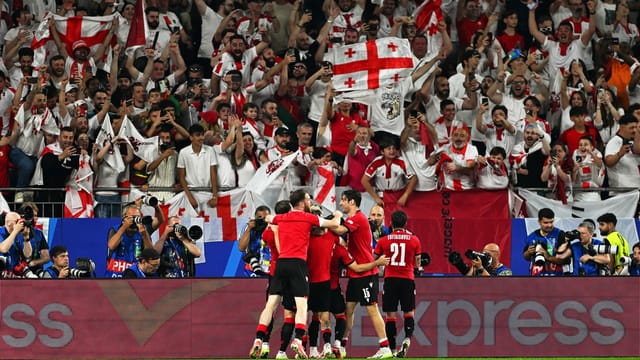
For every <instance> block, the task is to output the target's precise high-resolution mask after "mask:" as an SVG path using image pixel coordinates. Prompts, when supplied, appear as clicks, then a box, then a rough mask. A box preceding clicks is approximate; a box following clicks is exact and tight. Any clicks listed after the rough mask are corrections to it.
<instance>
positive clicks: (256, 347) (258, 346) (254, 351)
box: [249, 339, 262, 359]
mask: <svg viewBox="0 0 640 360" xmlns="http://www.w3.org/2000/svg"><path fill="white" fill-rule="evenodd" d="M260 353H262V340H260V339H255V340H253V346H252V347H251V351H250V352H249V357H250V358H252V359H257V358H259V357H260Z"/></svg>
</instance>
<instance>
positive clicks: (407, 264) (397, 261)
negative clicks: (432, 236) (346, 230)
mask: <svg viewBox="0 0 640 360" xmlns="http://www.w3.org/2000/svg"><path fill="white" fill-rule="evenodd" d="M421 249H422V246H421V245H420V239H418V238H417V237H416V236H415V235H413V234H412V233H411V232H409V231H407V230H405V229H395V230H393V232H392V233H391V234H389V235H387V236H384V237H382V238H380V239H379V240H378V244H377V245H376V250H375V251H374V252H375V254H376V255H382V254H384V255H385V256H386V257H387V258H389V264H388V265H387V266H386V267H385V270H384V277H385V279H386V278H391V277H393V278H403V279H411V280H413V279H414V275H413V268H414V267H415V266H416V256H417V255H419V254H420V253H421V252H422V250H421Z"/></svg>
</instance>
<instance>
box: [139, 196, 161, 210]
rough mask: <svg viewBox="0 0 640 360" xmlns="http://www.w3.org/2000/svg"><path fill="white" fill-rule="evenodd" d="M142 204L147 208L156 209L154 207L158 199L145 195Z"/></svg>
mask: <svg viewBox="0 0 640 360" xmlns="http://www.w3.org/2000/svg"><path fill="white" fill-rule="evenodd" d="M142 203H143V204H145V205H147V206H153V207H156V205H158V198H157V197H155V196H149V195H145V196H143V197H142Z"/></svg>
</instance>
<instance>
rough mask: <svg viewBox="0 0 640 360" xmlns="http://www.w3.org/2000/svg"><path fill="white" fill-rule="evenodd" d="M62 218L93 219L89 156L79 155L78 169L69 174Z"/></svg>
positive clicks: (91, 175) (91, 171)
mask: <svg viewBox="0 0 640 360" xmlns="http://www.w3.org/2000/svg"><path fill="white" fill-rule="evenodd" d="M65 191H66V195H65V197H64V217H65V218H93V170H92V169H91V156H89V155H88V154H81V155H80V161H79V164H78V169H77V170H74V171H73V172H72V173H71V177H70V178H69V181H68V182H67V186H66V188H65Z"/></svg>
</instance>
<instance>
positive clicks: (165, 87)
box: [0, 0, 640, 217]
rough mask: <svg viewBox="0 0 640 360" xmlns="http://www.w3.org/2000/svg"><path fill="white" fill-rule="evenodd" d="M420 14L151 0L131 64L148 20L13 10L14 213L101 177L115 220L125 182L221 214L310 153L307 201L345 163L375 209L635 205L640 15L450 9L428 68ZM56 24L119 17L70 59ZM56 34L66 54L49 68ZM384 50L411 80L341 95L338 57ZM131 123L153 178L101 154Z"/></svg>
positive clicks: (493, 1)
mask: <svg viewBox="0 0 640 360" xmlns="http://www.w3.org/2000/svg"><path fill="white" fill-rule="evenodd" d="M420 3H421V2H420V1H413V0H382V1H375V0H337V1H334V0H324V1H311V0H304V1H303V0H295V1H288V0H274V1H272V2H271V1H270V2H264V1H262V0H246V1H233V0H193V1H186V0H147V1H146V2H145V17H144V19H145V21H146V23H147V25H148V29H149V36H148V38H147V44H146V46H145V47H144V48H143V49H138V50H136V51H133V52H130V51H125V48H126V45H127V38H128V34H129V31H130V29H131V27H132V23H134V13H135V8H136V4H135V3H134V2H131V1H124V2H120V3H114V2H113V1H100V2H97V1H91V0H63V1H58V3H57V4H56V2H55V1H48V2H41V1H27V0H25V1H13V2H7V1H0V8H1V9H2V10H3V12H2V17H0V43H1V45H2V61H1V62H0V124H1V126H0V130H1V133H0V136H1V137H0V169H2V171H7V170H6V169H11V171H10V175H11V176H0V187H9V186H12V187H16V188H17V189H18V191H17V192H16V193H15V197H14V199H13V201H14V202H15V203H21V202H23V201H25V198H28V197H29V196H30V195H31V196H33V194H32V193H30V192H27V191H24V192H23V191H20V190H21V189H22V188H27V187H30V185H37V186H43V187H45V188H52V189H56V190H52V191H38V192H36V194H35V197H36V200H37V201H43V202H61V201H62V199H63V193H62V191H61V190H59V189H61V188H62V187H64V185H65V183H67V182H68V181H69V179H70V178H71V179H73V177H74V174H76V173H77V172H79V171H81V169H82V168H83V167H87V166H90V167H92V170H93V174H92V175H91V176H92V179H91V180H92V182H93V184H94V185H95V187H96V188H95V193H94V195H95V200H96V201H97V202H98V204H100V205H99V206H98V207H97V208H96V214H99V215H100V216H106V217H109V216H116V217H117V216H119V214H120V209H119V203H120V194H119V192H118V191H117V189H118V188H119V187H122V186H129V184H130V186H134V187H139V188H142V189H143V191H145V190H146V188H148V187H150V188H155V189H157V188H163V191H154V192H152V194H153V195H155V196H157V197H158V198H159V199H160V201H166V200H168V199H169V198H170V197H171V196H172V195H174V194H175V193H176V192H179V191H185V193H186V194H187V198H188V200H189V202H191V203H192V204H194V205H195V204H197V203H199V202H201V201H203V202H205V203H207V204H208V205H209V206H211V207H215V206H216V204H217V192H218V191H220V190H226V189H232V188H236V187H243V186H245V185H246V184H247V183H248V181H249V180H250V179H251V177H252V176H253V175H254V174H255V172H256V171H257V169H258V168H259V167H260V166H263V164H265V163H266V162H268V161H270V160H273V159H277V158H280V157H282V156H285V155H287V154H290V153H293V152H296V151H298V150H299V153H298V155H297V157H296V160H295V161H294V163H293V164H292V165H291V167H290V169H288V171H286V172H285V175H284V176H283V177H282V181H285V182H288V184H291V185H311V184H312V183H313V178H314V171H315V169H316V167H317V166H319V165H323V164H330V165H331V167H332V168H333V170H332V171H334V175H335V177H336V180H337V184H340V185H348V186H350V187H352V188H354V189H356V190H359V191H362V192H364V191H367V192H369V193H370V194H371V195H372V197H373V198H374V200H375V202H376V203H378V204H379V205H383V204H384V202H385V201H393V202H397V203H398V204H400V205H407V206H410V204H411V194H412V192H414V191H433V190H436V189H449V190H454V191H459V190H467V189H472V188H476V187H478V188H485V189H500V188H505V187H507V186H509V185H510V184H511V185H515V186H518V187H529V188H548V189H549V191H547V192H545V193H546V195H547V196H549V197H553V198H556V199H559V200H562V201H565V202H566V201H572V200H573V199H576V200H587V199H589V200H594V199H599V198H600V197H601V196H605V194H600V193H599V192H581V191H577V190H578V189H584V188H601V187H612V188H639V187H640V146H634V143H635V144H639V143H640V131H638V130H637V124H638V119H640V99H639V96H640V95H639V94H640V90H639V89H640V84H639V81H640V66H639V65H640V62H639V61H638V60H636V58H638V52H640V44H639V43H638V40H639V36H640V34H639V32H638V27H637V26H636V25H635V24H634V23H633V22H634V20H635V15H636V13H635V12H634V11H635V10H638V9H631V8H630V7H634V6H635V7H637V4H635V3H634V2H627V1H626V0H620V1H613V0H589V1H580V0H556V1H544V2H537V1H535V2H534V1H520V0H516V1H510V0H489V1H487V0H460V1H442V5H441V7H442V14H443V19H442V21H441V22H440V23H439V24H438V26H437V28H438V31H439V32H440V34H441V35H442V46H441V48H440V49H435V50H433V51H431V52H428V51H427V49H428V44H430V42H431V41H434V39H433V32H434V30H435V29H433V28H430V30H429V31H427V32H420V31H418V30H417V25H416V22H415V19H414V17H413V13H414V11H415V9H416V7H417V6H419V5H420ZM51 13H54V14H57V15H59V16H63V17H72V16H103V15H113V14H115V15H114V17H113V21H112V24H111V27H110V30H109V31H108V34H107V36H106V37H105V38H104V40H103V41H102V43H99V44H88V43H87V42H86V41H83V40H79V41H76V42H74V43H73V44H71V45H70V46H69V44H64V43H63V41H62V40H61V37H60V34H59V33H58V31H57V30H56V22H57V21H60V18H59V17H52V16H50V14H51ZM9 14H11V16H9ZM42 22H45V23H46V25H48V27H49V30H50V31H51V36H52V38H53V40H54V41H53V43H54V44H55V45H54V46H51V47H50V48H48V49H47V54H46V56H47V57H46V60H45V61H44V63H43V64H34V61H36V60H35V54H34V50H33V45H32V40H33V38H34V32H35V30H36V29H37V28H38V27H39V26H40V25H41V23H42ZM386 36H397V37H402V38H406V39H408V41H409V43H410V45H411V49H412V52H413V55H414V56H415V58H416V59H417V60H418V61H420V62H419V64H420V65H418V66H417V67H416V69H415V70H414V72H413V74H412V76H410V77H408V78H406V79H404V80H401V81H399V82H398V84H396V85H393V86H385V87H381V88H379V89H375V90H373V91H372V92H371V94H370V95H371V96H373V98H371V96H369V97H368V98H367V99H361V98H360V97H358V96H352V94H349V93H337V92H336V91H335V90H334V89H333V84H332V81H331V79H332V68H333V66H332V61H333V60H334V59H333V50H334V49H336V48H338V47H340V46H343V45H350V44H354V43H358V42H365V41H368V40H374V39H376V38H381V37H386ZM69 49H71V51H69ZM69 52H71V53H69ZM106 59H111V62H110V63H109V62H108V61H107V60H106ZM106 64H109V65H110V66H109V67H107V66H106ZM371 99H373V100H371ZM126 118H128V119H129V120H131V122H132V123H133V124H134V126H135V127H136V128H137V130H138V131H139V132H140V133H141V134H142V135H143V136H145V137H152V136H156V135H158V136H159V143H158V151H157V154H155V159H154V160H153V161H146V160H144V159H141V158H140V157H138V156H137V155H136V154H135V151H134V149H133V148H132V145H131V144H130V143H128V142H126V141H124V139H121V138H118V137H115V138H113V139H111V141H103V142H101V143H99V142H97V141H96V139H97V138H99V133H100V131H101V129H102V128H103V123H104V122H105V121H108V122H110V123H111V127H112V128H113V130H114V133H115V134H117V133H118V131H119V129H120V127H121V126H123V122H124V121H125V120H124V119H126ZM116 147H118V148H119V150H120V152H119V153H120V154H121V156H118V159H116V160H113V159H112V157H113V153H114V148H116ZM321 148H322V149H323V150H321V151H320V152H318V149H321ZM110 157H111V158H110ZM114 164H116V165H117V166H114ZM5 174H6V173H5ZM281 185H282V184H279V186H281ZM190 188H198V191H190ZM203 188H204V191H202V190H203ZM613 194H615V193H614V192H613V191H612V192H611V193H609V194H606V195H607V196H608V195H613ZM385 198H386V199H385ZM110 204H116V205H117V206H115V207H113V206H110ZM47 211H48V210H47ZM61 214H62V208H61V207H59V208H53V209H52V210H51V213H48V214H45V213H43V214H41V215H43V216H61Z"/></svg>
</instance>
